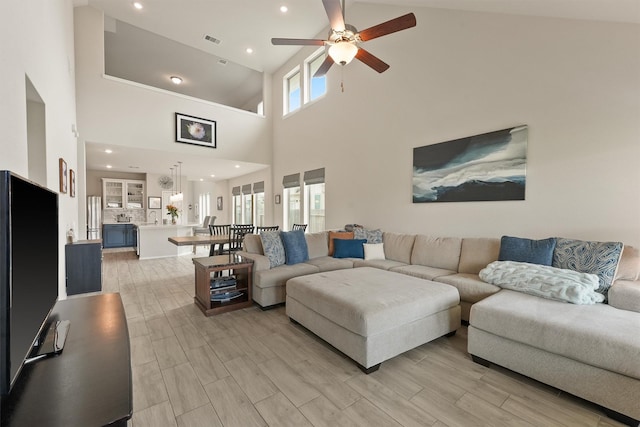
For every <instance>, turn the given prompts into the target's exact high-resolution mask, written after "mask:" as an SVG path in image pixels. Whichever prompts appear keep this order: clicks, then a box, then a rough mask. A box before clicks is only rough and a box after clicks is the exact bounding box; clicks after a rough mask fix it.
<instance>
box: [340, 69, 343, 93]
mask: <svg viewBox="0 0 640 427" xmlns="http://www.w3.org/2000/svg"><path fill="white" fill-rule="evenodd" d="M340 89H341V91H342V93H344V66H342V67H340Z"/></svg>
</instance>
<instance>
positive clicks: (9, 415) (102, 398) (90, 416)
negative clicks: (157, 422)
mask: <svg viewBox="0 0 640 427" xmlns="http://www.w3.org/2000/svg"><path fill="white" fill-rule="evenodd" d="M51 317H55V318H56V320H69V321H70V322H71V325H70V328H69V333H68V335H67V341H66V344H65V347H64V350H63V351H62V353H61V354H60V355H58V356H53V357H49V358H46V359H42V360H38V361H36V362H33V363H31V364H28V365H26V366H24V367H23V369H22V372H21V373H20V375H19V377H18V380H17V382H16V384H15V385H14V387H13V389H12V390H11V393H10V394H9V396H7V397H6V398H5V399H3V400H2V422H1V423H0V424H2V426H3V427H4V426H7V427H9V426H51V427H54V426H64V427H69V426H104V425H109V426H126V425H127V420H128V419H130V418H131V414H132V411H133V398H132V389H131V360H130V349H129V332H128V329H127V319H126V317H125V313H124V307H123V305H122V300H121V299H120V294H103V295H92V296H84V297H80V298H72V299H68V300H64V301H59V302H58V303H57V304H56V306H55V307H54V309H53V312H52V313H51ZM51 317H50V318H51Z"/></svg>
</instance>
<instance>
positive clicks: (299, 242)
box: [280, 230, 309, 265]
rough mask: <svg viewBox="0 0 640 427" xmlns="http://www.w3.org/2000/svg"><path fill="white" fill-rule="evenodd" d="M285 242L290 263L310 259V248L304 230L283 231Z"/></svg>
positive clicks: (286, 255)
mask: <svg viewBox="0 0 640 427" xmlns="http://www.w3.org/2000/svg"><path fill="white" fill-rule="evenodd" d="M280 237H281V238H282V243H283V244H284V253H285V258H286V262H287V264H289V265H292V264H298V263H301V262H305V261H307V260H308V259H309V248H307V240H306V239H305V238H304V231H302V230H295V231H283V232H282V233H280Z"/></svg>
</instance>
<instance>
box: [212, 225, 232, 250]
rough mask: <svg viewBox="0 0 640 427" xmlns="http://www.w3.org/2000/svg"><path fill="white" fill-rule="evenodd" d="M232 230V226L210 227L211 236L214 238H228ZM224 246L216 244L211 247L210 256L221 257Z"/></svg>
mask: <svg viewBox="0 0 640 427" xmlns="http://www.w3.org/2000/svg"><path fill="white" fill-rule="evenodd" d="M230 228H231V224H224V225H210V226H209V234H211V235H212V236H226V235H228V234H229V229H230ZM223 247H224V244H215V245H211V248H210V249H209V256H214V255H219V254H221V253H222V251H223Z"/></svg>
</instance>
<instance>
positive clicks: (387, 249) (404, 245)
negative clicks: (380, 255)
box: [382, 232, 416, 264]
mask: <svg viewBox="0 0 640 427" xmlns="http://www.w3.org/2000/svg"><path fill="white" fill-rule="evenodd" d="M415 239H416V236H415V235H413V234H399V233H388V232H385V233H383V234H382V241H383V243H384V256H385V258H386V259H388V260H393V261H399V262H402V263H404V264H410V263H411V251H412V250H413V243H414V241H415Z"/></svg>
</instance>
